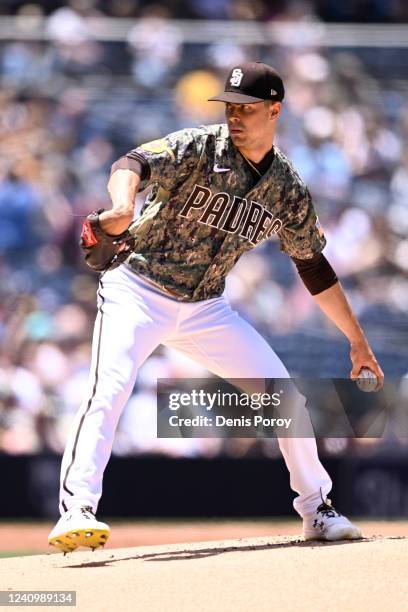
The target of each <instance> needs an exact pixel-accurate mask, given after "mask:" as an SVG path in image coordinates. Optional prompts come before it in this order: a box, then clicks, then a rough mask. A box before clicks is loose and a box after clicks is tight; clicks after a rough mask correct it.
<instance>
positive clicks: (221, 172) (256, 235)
mask: <svg viewBox="0 0 408 612" xmlns="http://www.w3.org/2000/svg"><path fill="white" fill-rule="evenodd" d="M135 154H136V155H142V156H143V157H144V158H145V159H146V160H147V161H148V164H149V167H150V177H149V179H148V180H147V181H146V180H145V181H142V184H141V189H144V188H145V187H147V186H148V185H152V191H151V193H150V194H149V196H148V197H147V199H146V202H145V204H144V206H143V208H142V211H141V217H140V221H142V222H145V228H144V230H145V231H144V232H143V238H141V239H140V240H138V242H137V244H136V247H135V250H134V252H133V253H132V254H131V255H130V257H129V259H128V260H127V265H129V266H130V267H131V269H132V270H133V271H134V272H136V273H137V274H140V275H142V276H144V277H146V278H147V279H150V280H151V281H153V282H155V283H157V284H159V285H161V286H162V287H164V288H166V289H168V290H169V291H172V292H173V293H175V294H176V295H177V298H178V299H179V300H181V301H193V302H194V301H198V300H206V299H209V298H215V297H218V296H219V295H221V294H222V292H223V290H224V287H225V277H226V275H227V274H228V272H229V271H230V270H231V268H232V267H233V266H234V264H235V263H236V262H237V260H238V259H239V258H240V256H241V255H242V254H243V253H245V252H246V251H249V250H250V249H252V248H254V247H255V246H257V245H258V244H260V243H261V242H263V241H264V240H267V239H268V238H270V237H271V236H273V235H275V234H276V235H277V237H278V239H279V241H280V246H281V250H282V251H284V252H285V253H287V254H288V255H290V256H292V257H297V258H299V259H308V258H310V257H312V256H313V255H315V254H316V253H319V252H320V251H322V249H323V248H324V246H325V244H326V241H325V238H324V236H323V233H322V231H321V230H320V229H319V227H318V223H317V216H316V213H315V211H314V208H313V204H312V200H311V197H310V194H309V192H308V190H307V188H306V186H305V184H304V183H303V181H302V180H301V179H300V178H299V176H298V174H297V173H296V171H295V170H294V168H293V166H292V165H291V164H290V162H289V160H288V159H287V158H286V157H285V155H284V154H283V153H282V152H281V151H280V150H279V149H278V148H276V147H275V156H274V159H273V162H272V164H271V166H270V168H269V169H268V170H267V172H266V173H265V174H264V175H263V176H262V177H261V178H260V179H259V181H258V182H257V183H256V184H255V185H253V177H252V174H251V171H250V168H249V167H248V164H247V162H246V161H245V160H244V158H243V157H242V155H241V154H240V153H239V151H238V149H237V148H236V147H235V146H234V145H233V143H232V141H231V139H230V138H229V135H228V128H227V125H225V124H219V125H211V126H204V127H201V128H196V129H185V130H181V131H179V132H175V133H173V134H169V135H168V136H166V137H165V138H163V139H161V140H156V141H153V142H150V143H147V144H143V145H141V146H140V147H138V148H137V149H134V151H131V152H129V153H128V157H132V156H133V155H135ZM146 228H147V231H146Z"/></svg>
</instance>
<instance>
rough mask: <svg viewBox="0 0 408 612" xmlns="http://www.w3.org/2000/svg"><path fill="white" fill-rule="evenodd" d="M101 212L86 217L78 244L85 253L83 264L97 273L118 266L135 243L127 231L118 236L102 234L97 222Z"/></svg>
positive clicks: (101, 210)
mask: <svg viewBox="0 0 408 612" xmlns="http://www.w3.org/2000/svg"><path fill="white" fill-rule="evenodd" d="M103 211H104V209H103V208H102V209H100V210H98V211H96V212H92V213H90V214H89V215H88V216H87V218H86V219H85V221H84V222H83V224H82V231H81V240H80V242H79V244H80V246H81V248H82V249H83V251H84V252H85V263H86V264H87V265H88V266H89V267H90V268H92V269H93V270H96V271H97V272H103V271H105V270H108V269H109V270H113V269H114V268H117V267H118V266H120V264H121V263H123V262H124V261H125V259H127V258H128V257H129V254H130V251H131V250H132V249H133V247H134V242H135V238H134V237H133V236H132V235H131V234H130V233H129V231H128V230H126V231H124V232H123V233H122V234H119V235H118V236H112V235H110V234H107V233H106V232H104V231H103V229H102V227H101V224H100V222H99V215H100V214H101V213H102V212H103Z"/></svg>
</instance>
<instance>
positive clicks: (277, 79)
mask: <svg viewBox="0 0 408 612" xmlns="http://www.w3.org/2000/svg"><path fill="white" fill-rule="evenodd" d="M284 96H285V88H284V86H283V82H282V78H281V76H280V74H279V73H278V72H277V71H276V70H275V68H272V66H268V64H262V63H261V62H244V63H243V64H239V65H237V66H234V68H232V69H231V70H230V72H229V75H228V77H227V80H226V81H225V89H224V92H223V93H221V94H219V95H218V96H214V97H213V98H209V101H215V102H231V103H233V104H251V103H253V102H262V101H263V100H273V101H274V102H281V101H282V100H283V98H284Z"/></svg>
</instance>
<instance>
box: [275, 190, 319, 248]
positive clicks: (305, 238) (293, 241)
mask: <svg viewBox="0 0 408 612" xmlns="http://www.w3.org/2000/svg"><path fill="white" fill-rule="evenodd" d="M287 202H288V218H287V222H286V223H284V225H283V227H282V229H281V230H280V231H279V233H278V236H279V240H280V248H281V251H283V252H284V253H287V254H288V255H290V257H296V258H297V259H310V258H311V257H313V256H314V255H316V253H320V252H321V251H322V250H323V249H324V247H325V246H326V238H325V236H324V233H323V230H322V227H321V225H320V223H319V219H318V216H317V214H316V211H315V209H314V206H313V202H312V198H311V195H310V193H309V190H308V189H307V187H306V186H305V185H304V184H301V185H297V186H296V189H292V191H291V193H290V195H289V197H288V198H287Z"/></svg>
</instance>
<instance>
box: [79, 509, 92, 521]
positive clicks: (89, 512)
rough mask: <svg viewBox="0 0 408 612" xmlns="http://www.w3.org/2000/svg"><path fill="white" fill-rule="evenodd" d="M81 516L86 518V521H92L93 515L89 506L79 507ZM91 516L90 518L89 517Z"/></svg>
mask: <svg viewBox="0 0 408 612" xmlns="http://www.w3.org/2000/svg"><path fill="white" fill-rule="evenodd" d="M80 510H81V513H82V515H83V516H84V517H85V518H87V519H93V518H95V515H94V513H93V510H92V507H91V506H81V508H80ZM89 515H91V516H89Z"/></svg>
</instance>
